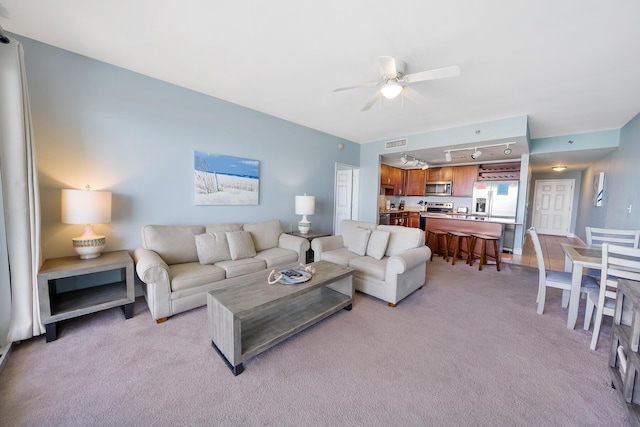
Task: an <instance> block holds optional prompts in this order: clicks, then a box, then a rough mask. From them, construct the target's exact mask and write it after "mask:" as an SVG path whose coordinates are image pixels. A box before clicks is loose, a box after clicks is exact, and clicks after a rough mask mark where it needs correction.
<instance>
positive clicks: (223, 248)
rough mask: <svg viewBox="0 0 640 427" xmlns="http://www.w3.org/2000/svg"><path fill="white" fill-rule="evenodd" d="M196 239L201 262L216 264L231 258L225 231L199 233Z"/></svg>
mask: <svg viewBox="0 0 640 427" xmlns="http://www.w3.org/2000/svg"><path fill="white" fill-rule="evenodd" d="M195 239H196V249H197V251H198V261H199V262H200V264H215V263H216V262H220V261H227V260H230V259H231V253H230V252H229V243H228V242H227V234H226V233H225V232H224V231H216V232H214V233H204V234H198V235H197V236H195Z"/></svg>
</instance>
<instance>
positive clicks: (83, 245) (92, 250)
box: [71, 225, 107, 259]
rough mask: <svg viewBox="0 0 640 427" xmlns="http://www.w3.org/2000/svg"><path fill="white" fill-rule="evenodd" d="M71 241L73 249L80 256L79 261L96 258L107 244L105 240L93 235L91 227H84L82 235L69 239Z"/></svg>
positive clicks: (103, 237)
mask: <svg viewBox="0 0 640 427" xmlns="http://www.w3.org/2000/svg"><path fill="white" fill-rule="evenodd" d="M71 241H72V242H73V249H74V250H75V251H76V253H77V254H78V255H80V259H91V258H98V257H99V256H100V253H101V252H102V251H103V250H104V248H105V246H106V244H107V238H106V237H105V236H99V235H97V234H95V233H94V232H93V226H91V225H86V226H85V229H84V234H83V235H82V236H80V237H75V238H73V239H71Z"/></svg>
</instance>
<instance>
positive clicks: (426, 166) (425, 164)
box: [421, 162, 429, 171]
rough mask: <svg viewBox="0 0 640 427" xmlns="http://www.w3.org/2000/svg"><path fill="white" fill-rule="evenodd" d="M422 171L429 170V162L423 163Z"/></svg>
mask: <svg viewBox="0 0 640 427" xmlns="http://www.w3.org/2000/svg"><path fill="white" fill-rule="evenodd" d="M421 169H422V170H423V171H425V170H427V169H429V163H427V162H423V165H422V168H421Z"/></svg>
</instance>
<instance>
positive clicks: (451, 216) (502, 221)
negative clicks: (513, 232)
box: [421, 212, 521, 225]
mask: <svg viewBox="0 0 640 427" xmlns="http://www.w3.org/2000/svg"><path fill="white" fill-rule="evenodd" d="M421 215H422V216H424V217H427V218H442V219H457V220H462V221H481V222H495V223H498V224H514V225H520V224H521V223H519V222H517V221H516V220H515V218H501V217H489V216H478V215H464V214H440V213H436V214H433V213H427V212H422V214H421Z"/></svg>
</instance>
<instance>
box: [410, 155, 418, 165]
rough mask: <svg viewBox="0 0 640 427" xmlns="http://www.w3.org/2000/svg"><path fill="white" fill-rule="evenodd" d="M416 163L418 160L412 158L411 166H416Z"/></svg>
mask: <svg viewBox="0 0 640 427" xmlns="http://www.w3.org/2000/svg"><path fill="white" fill-rule="evenodd" d="M418 163H420V160H418V159H416V158H415V157H414V158H413V161H412V162H411V166H418Z"/></svg>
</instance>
